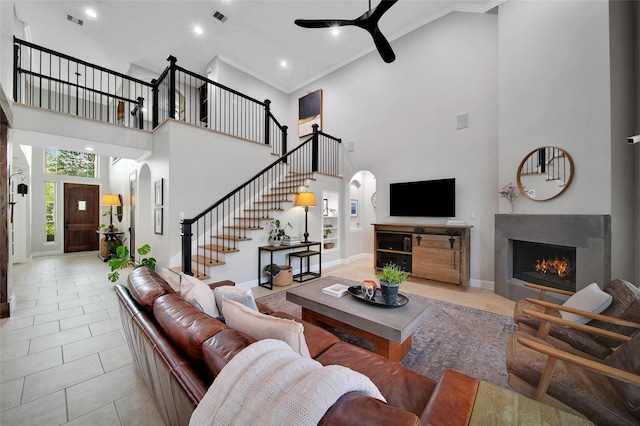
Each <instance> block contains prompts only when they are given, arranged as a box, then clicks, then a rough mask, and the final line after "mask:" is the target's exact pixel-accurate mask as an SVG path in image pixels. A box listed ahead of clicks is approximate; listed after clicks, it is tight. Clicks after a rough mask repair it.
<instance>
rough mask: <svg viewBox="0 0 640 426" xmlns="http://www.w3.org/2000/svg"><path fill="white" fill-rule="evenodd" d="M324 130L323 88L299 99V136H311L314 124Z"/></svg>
mask: <svg viewBox="0 0 640 426" xmlns="http://www.w3.org/2000/svg"><path fill="white" fill-rule="evenodd" d="M314 124H317V125H318V130H319V131H322V89H318V90H316V91H315V92H311V93H307V94H306V95H304V96H302V97H301V98H300V99H298V136H299V137H303V136H309V135H310V134H312V133H313V127H312V126H313V125H314Z"/></svg>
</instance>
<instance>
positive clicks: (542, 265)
mask: <svg viewBox="0 0 640 426" xmlns="http://www.w3.org/2000/svg"><path fill="white" fill-rule="evenodd" d="M536 272H540V273H542V274H557V275H558V276H559V277H561V278H565V277H567V276H568V275H569V262H567V261H566V260H559V259H556V260H547V259H542V260H536Z"/></svg>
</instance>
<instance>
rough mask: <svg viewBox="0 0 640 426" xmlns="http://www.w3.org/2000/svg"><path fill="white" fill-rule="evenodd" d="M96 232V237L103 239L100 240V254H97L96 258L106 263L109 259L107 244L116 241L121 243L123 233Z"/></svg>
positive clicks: (108, 246)
mask: <svg viewBox="0 0 640 426" xmlns="http://www.w3.org/2000/svg"><path fill="white" fill-rule="evenodd" d="M96 232H97V233H98V235H100V236H102V237H103V239H102V240H100V252H99V253H98V258H99V259H102V261H103V262H106V261H108V260H109V259H111V247H110V245H109V243H110V242H116V241H120V242H122V235H124V231H96ZM98 238H100V237H98Z"/></svg>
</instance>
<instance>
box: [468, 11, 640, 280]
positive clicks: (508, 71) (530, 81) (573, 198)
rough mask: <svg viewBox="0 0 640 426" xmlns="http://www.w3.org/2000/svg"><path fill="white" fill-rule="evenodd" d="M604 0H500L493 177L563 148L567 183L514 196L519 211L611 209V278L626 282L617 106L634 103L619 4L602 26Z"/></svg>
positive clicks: (624, 176) (623, 122)
mask: <svg viewBox="0 0 640 426" xmlns="http://www.w3.org/2000/svg"><path fill="white" fill-rule="evenodd" d="M613 3H617V2H613ZM609 4H610V3H609V2H608V1H591V2H563V1H561V2H554V1H516V2H512V1H508V2H505V3H503V4H501V5H500V7H499V15H498V16H499V31H500V36H499V52H500V70H499V75H500V80H499V81H500V87H499V104H500V115H499V117H500V118H499V129H500V130H499V141H500V144H499V150H498V158H499V161H498V165H499V185H500V186H502V185H504V184H506V183H508V182H513V181H515V179H516V171H517V167H518V165H519V164H520V161H521V160H522V159H523V158H524V157H525V156H526V155H527V153H529V152H530V151H532V150H533V149H535V148H537V147H540V146H557V147H560V148H562V149H564V150H565V151H567V152H568V153H569V154H570V155H571V156H572V158H573V161H574V164H575V169H576V171H575V177H574V180H573V182H572V184H571V186H570V187H569V188H567V190H566V191H565V192H564V193H563V194H562V195H561V196H560V197H557V198H555V199H553V200H550V201H544V202H536V201H533V200H529V199H526V198H524V197H520V199H519V201H518V207H517V212H518V213H522V214H611V215H612V224H613V226H612V255H613V256H612V276H613V277H620V278H624V277H626V278H627V279H630V280H632V279H633V274H634V272H633V266H632V265H633V263H634V262H633V242H632V239H633V237H632V236H631V234H630V233H629V232H628V229H630V228H633V227H634V219H633V217H632V216H633V198H634V196H633V187H632V186H631V185H629V184H628V183H629V182H632V181H633V161H632V158H631V157H632V156H631V155H629V154H625V153H624V152H622V150H623V149H625V148H626V147H625V146H624V140H623V139H622V138H623V137H624V136H623V134H624V132H625V131H630V130H631V129H630V128H629V125H630V123H631V122H630V119H629V112H630V111H628V110H627V111H625V108H627V109H628V108H629V107H628V105H631V108H633V105H632V102H630V100H632V97H633V90H629V89H630V87H633V84H632V83H633V81H632V79H631V78H630V72H629V71H630V70H629V69H628V68H629V67H632V65H630V64H629V61H628V58H627V59H625V58H624V55H625V54H627V53H628V52H629V45H628V38H629V28H628V26H629V23H628V22H626V21H625V19H624V17H622V16H620V15H621V14H624V13H625V10H624V8H625V6H618V5H615V8H620V9H619V10H620V12H618V13H615V14H614V15H613V17H612V24H611V26H610V22H609V19H610V18H609ZM542 23H544V24H542ZM610 30H611V33H612V38H611V42H610V35H609V32H610ZM618 31H621V32H620V33H618ZM614 41H615V42H616V43H614ZM610 43H611V46H610ZM613 44H616V46H613ZM612 49H613V50H612ZM610 57H611V58H612V61H611V63H610ZM616 58H617V59H616ZM630 80H631V81H630ZM630 83H631V86H630ZM625 92H627V93H625ZM625 106H626V107H625ZM625 156H626V157H627V158H626V159H625V158H624V157H625ZM623 182H626V184H625V183H623ZM621 185H622V186H621ZM507 209H508V204H507V203H506V202H504V203H502V204H501V205H500V212H501V213H506V212H507V211H508V210H507ZM635 220H637V219H635ZM625 230H626V231H625ZM472 256H473V251H472Z"/></svg>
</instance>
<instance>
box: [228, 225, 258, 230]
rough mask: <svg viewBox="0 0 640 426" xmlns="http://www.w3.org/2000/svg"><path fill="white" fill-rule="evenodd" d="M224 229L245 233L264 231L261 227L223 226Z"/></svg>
mask: <svg viewBox="0 0 640 426" xmlns="http://www.w3.org/2000/svg"><path fill="white" fill-rule="evenodd" d="M223 228H224V229H241V230H244V231H260V230H262V229H264V228H263V227H261V226H239V225H237V226H223Z"/></svg>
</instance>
